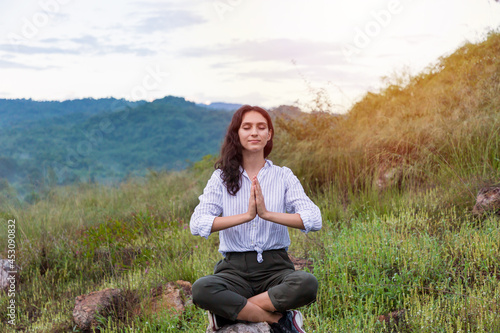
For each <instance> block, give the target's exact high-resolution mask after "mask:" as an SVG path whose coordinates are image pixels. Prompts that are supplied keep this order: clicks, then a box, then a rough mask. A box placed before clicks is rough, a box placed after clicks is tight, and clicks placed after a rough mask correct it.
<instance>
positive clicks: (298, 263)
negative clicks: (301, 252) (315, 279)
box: [288, 254, 314, 273]
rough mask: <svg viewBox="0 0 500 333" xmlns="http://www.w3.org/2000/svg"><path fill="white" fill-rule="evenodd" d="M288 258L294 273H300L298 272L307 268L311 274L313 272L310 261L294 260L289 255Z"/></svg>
mask: <svg viewBox="0 0 500 333" xmlns="http://www.w3.org/2000/svg"><path fill="white" fill-rule="evenodd" d="M288 257H289V258H290V260H291V261H292V263H293V265H294V266H295V270H296V271H300V270H302V269H304V268H305V267H307V268H308V269H309V271H310V272H311V273H312V272H313V269H314V265H313V262H312V260H309V259H305V258H296V257H294V256H292V255H290V254H289V255H288Z"/></svg>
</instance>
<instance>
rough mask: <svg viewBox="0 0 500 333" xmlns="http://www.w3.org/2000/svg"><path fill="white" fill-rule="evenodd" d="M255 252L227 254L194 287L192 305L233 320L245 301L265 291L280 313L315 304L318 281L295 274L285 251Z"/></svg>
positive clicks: (308, 275) (309, 276)
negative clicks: (258, 254) (260, 261)
mask: <svg viewBox="0 0 500 333" xmlns="http://www.w3.org/2000/svg"><path fill="white" fill-rule="evenodd" d="M262 257H263V259H264V261H263V262H262V263H258V262H257V252H228V253H226V257H225V258H224V259H222V260H220V261H219V262H218V263H217V264H216V266H215V269H214V274H213V275H208V276H204V277H202V278H200V279H198V280H196V282H195V283H194V284H193V303H194V304H196V305H197V306H199V307H201V308H202V309H206V310H210V311H211V312H213V313H215V314H216V315H219V316H222V317H224V318H227V319H230V320H236V317H237V316H238V313H239V312H240V311H241V310H242V309H243V308H244V307H245V305H246V304H247V299H248V298H250V297H252V296H255V295H258V294H260V293H263V292H265V291H268V293H269V298H270V299H271V302H272V303H273V305H274V307H275V308H276V310H277V311H279V312H285V311H286V310H289V309H295V308H298V307H301V306H303V305H307V304H310V303H312V302H314V301H315V300H316V294H317V291H318V280H317V279H316V278H315V277H314V275H312V274H311V273H307V272H304V271H296V270H295V269H294V267H293V263H292V262H291V261H290V259H289V258H288V254H287V253H286V251H285V250H284V249H280V250H270V251H264V252H263V254H262Z"/></svg>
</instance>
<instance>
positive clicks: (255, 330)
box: [206, 323, 272, 333]
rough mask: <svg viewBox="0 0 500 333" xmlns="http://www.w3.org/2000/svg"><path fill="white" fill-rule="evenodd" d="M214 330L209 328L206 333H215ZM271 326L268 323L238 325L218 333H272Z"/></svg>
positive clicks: (224, 328)
mask: <svg viewBox="0 0 500 333" xmlns="http://www.w3.org/2000/svg"><path fill="white" fill-rule="evenodd" d="M213 332H214V331H212V329H211V328H210V327H209V328H207V332H206V333H213ZM271 332H272V331H271V326H269V324H267V323H249V324H243V323H238V324H234V325H228V326H224V327H223V328H221V329H220V330H218V331H217V333H271Z"/></svg>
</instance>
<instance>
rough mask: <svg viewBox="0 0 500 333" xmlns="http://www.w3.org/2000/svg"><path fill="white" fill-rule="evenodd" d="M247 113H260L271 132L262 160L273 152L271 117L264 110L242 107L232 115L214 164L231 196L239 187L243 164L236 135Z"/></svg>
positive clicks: (247, 106) (241, 147) (238, 138)
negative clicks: (219, 170)
mask: <svg viewBox="0 0 500 333" xmlns="http://www.w3.org/2000/svg"><path fill="white" fill-rule="evenodd" d="M249 111H257V112H258V113H260V114H261V115H262V116H264V118H266V121H267V127H268V129H269V130H270V131H271V139H270V140H269V141H267V144H266V146H265V147H264V158H266V157H267V156H269V154H270V153H271V150H273V137H274V127H273V122H272V120H271V116H269V113H267V111H266V110H264V109H263V108H260V107H258V106H250V105H243V106H242V107H240V108H239V109H238V110H236V111H235V112H234V114H233V119H231V123H230V124H229V126H228V128H227V133H226V137H225V138H224V142H223V143H222V147H221V149H220V157H219V159H218V160H217V161H216V162H215V165H214V167H215V169H221V170H222V182H223V183H224V185H225V186H226V188H227V191H228V192H229V194H231V195H236V193H238V191H239V190H240V187H241V175H242V172H240V165H241V164H242V163H243V154H242V150H243V146H242V145H241V142H240V137H239V135H238V130H239V129H240V126H241V122H242V121H243V115H244V114H245V113H247V112H249Z"/></svg>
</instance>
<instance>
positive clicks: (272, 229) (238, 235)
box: [189, 159, 321, 262]
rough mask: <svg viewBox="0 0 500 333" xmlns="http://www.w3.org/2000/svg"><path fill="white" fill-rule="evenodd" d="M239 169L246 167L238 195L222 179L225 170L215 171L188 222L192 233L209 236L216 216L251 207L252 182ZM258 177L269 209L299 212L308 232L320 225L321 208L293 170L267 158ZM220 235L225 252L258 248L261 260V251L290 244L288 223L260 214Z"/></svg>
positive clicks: (220, 246)
mask: <svg viewBox="0 0 500 333" xmlns="http://www.w3.org/2000/svg"><path fill="white" fill-rule="evenodd" d="M240 171H243V175H242V177H241V178H242V179H241V188H240V190H239V191H238V193H237V194H236V196H233V195H231V194H229V192H228V191H227V189H226V187H225V185H224V184H223V183H222V178H221V173H222V170H220V169H217V170H215V171H214V172H213V174H212V177H211V178H210V180H209V181H208V183H207V186H206V187H205V189H204V190H203V194H202V195H200V196H199V199H200V203H199V204H198V206H196V208H195V209H194V213H193V215H192V216H191V221H190V222H189V225H190V228H191V233H192V234H193V235H195V236H198V235H199V236H202V237H205V238H208V236H210V233H211V230H212V224H213V221H214V219H215V218H216V217H217V216H220V215H221V214H222V216H232V215H237V214H242V213H246V212H247V211H248V202H249V199H250V189H251V186H252V182H251V180H250V178H249V177H248V175H247V172H246V171H245V170H243V168H242V167H241V166H240ZM257 179H258V181H259V183H260V186H261V188H262V195H263V196H264V202H265V204H266V209H267V210H268V211H271V212H279V213H285V212H286V213H291V214H294V213H298V214H299V215H300V217H301V219H302V222H303V223H304V227H305V230H302V231H303V232H305V233H307V232H309V231H317V230H320V229H321V212H320V210H319V208H318V206H316V205H315V204H314V203H313V202H312V201H311V199H309V197H308V196H307V195H306V194H305V192H304V189H303V188H302V185H301V184H300V181H299V179H298V178H297V177H296V176H295V175H294V174H293V172H292V170H290V169H289V168H287V167H279V166H277V165H274V164H273V162H271V161H270V160H267V159H266V163H265V165H264V167H263V168H262V169H260V171H259V173H258V175H257ZM219 239H220V245H219V252H220V253H222V255H223V256H226V252H247V251H256V252H257V260H258V261H259V262H262V251H267V250H274V249H281V248H286V249H288V246H289V245H290V236H289V235H288V228H287V227H286V226H284V225H281V224H278V223H274V222H270V221H267V220H264V219H262V218H260V217H259V216H258V215H257V216H256V217H255V218H254V219H253V220H251V221H249V222H247V223H243V224H240V225H237V226H234V227H231V228H227V229H224V230H221V231H219Z"/></svg>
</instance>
